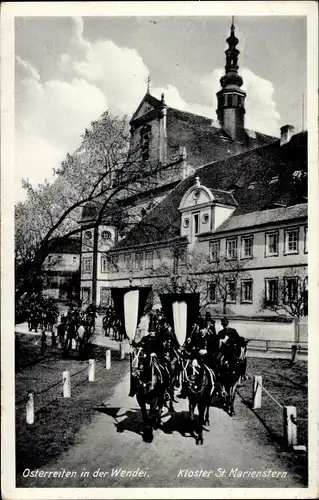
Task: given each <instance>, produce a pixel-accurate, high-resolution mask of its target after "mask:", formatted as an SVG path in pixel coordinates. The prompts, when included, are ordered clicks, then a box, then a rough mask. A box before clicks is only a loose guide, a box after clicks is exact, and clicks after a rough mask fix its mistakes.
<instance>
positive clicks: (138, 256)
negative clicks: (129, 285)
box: [135, 252, 143, 271]
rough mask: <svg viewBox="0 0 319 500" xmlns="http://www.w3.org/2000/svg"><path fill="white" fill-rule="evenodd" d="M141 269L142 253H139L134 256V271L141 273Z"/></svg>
mask: <svg viewBox="0 0 319 500" xmlns="http://www.w3.org/2000/svg"><path fill="white" fill-rule="evenodd" d="M142 269H143V253H142V252H139V253H137V254H135V270H136V271H142Z"/></svg>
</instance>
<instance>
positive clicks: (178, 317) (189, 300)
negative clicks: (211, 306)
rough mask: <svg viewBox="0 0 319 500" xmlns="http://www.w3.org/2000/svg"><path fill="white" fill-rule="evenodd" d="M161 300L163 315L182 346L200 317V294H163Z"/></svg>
mask: <svg viewBox="0 0 319 500" xmlns="http://www.w3.org/2000/svg"><path fill="white" fill-rule="evenodd" d="M160 300H161V304H162V310H163V314H164V316H165V318H166V319H167V321H168V323H169V324H170V325H171V326H172V327H173V328H174V332H175V335H176V337H177V340H178V342H179V344H180V345H182V344H183V343H184V342H185V339H186V338H187V337H188V335H189V334H190V332H191V329H192V326H193V324H194V322H195V321H196V319H197V318H198V315H199V293H180V294H163V295H160Z"/></svg>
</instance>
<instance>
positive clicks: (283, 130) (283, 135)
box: [280, 125, 294, 146]
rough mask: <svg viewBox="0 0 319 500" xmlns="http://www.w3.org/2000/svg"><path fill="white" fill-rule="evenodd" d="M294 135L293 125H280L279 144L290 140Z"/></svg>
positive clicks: (281, 144)
mask: <svg viewBox="0 0 319 500" xmlns="http://www.w3.org/2000/svg"><path fill="white" fill-rule="evenodd" d="M293 135H294V127H293V126H292V125H284V126H283V127H280V146H283V145H284V144H287V142H290V139H291V138H292V136H293Z"/></svg>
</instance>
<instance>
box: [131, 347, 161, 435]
mask: <svg viewBox="0 0 319 500" xmlns="http://www.w3.org/2000/svg"><path fill="white" fill-rule="evenodd" d="M131 369H132V378H133V379H134V383H135V393H136V399H137V402H138V404H139V406H140V408H141V413H142V419H143V423H144V430H143V441H145V442H147V443H151V442H152V441H153V430H156V429H158V428H159V427H160V425H161V413H162V409H163V406H164V399H165V387H166V385H167V381H166V378H167V377H166V374H165V371H164V369H163V367H162V366H161V365H160V364H159V363H158V361H157V359H156V356H154V355H152V354H149V353H147V351H146V350H145V349H144V348H143V347H138V348H133V360H132V367H131ZM146 405H149V412H147V409H146Z"/></svg>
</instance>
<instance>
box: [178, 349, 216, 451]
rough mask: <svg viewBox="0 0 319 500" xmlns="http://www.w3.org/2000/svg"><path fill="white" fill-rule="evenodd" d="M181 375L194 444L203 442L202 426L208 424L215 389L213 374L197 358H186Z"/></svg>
mask: <svg viewBox="0 0 319 500" xmlns="http://www.w3.org/2000/svg"><path fill="white" fill-rule="evenodd" d="M183 377H184V382H185V384H186V388H187V396H188V401H189V418H190V422H191V429H192V435H193V437H195V440H196V444H197V445H198V444H201V445H202V444H203V442H204V439H203V427H204V425H210V422H209V407H210V402H211V398H212V395H213V393H214V390H215V384H216V379H215V374H214V372H213V370H212V369H211V368H209V367H208V366H206V365H205V364H204V363H203V362H202V361H200V362H199V361H198V360H197V358H194V359H187V360H186V362H185V363H184V364H183ZM196 407H197V408H198V421H197V422H196V417H195V408H196Z"/></svg>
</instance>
